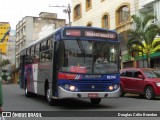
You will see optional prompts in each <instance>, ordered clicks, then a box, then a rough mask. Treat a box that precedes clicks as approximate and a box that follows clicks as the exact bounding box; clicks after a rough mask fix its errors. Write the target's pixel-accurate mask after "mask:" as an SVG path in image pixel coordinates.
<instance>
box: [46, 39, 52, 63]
mask: <svg viewBox="0 0 160 120" xmlns="http://www.w3.org/2000/svg"><path fill="white" fill-rule="evenodd" d="M51 42H52V41H51V39H49V40H47V50H46V61H51V60H52V51H53V49H52V43H51Z"/></svg>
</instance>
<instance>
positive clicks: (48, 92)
mask: <svg viewBox="0 0 160 120" xmlns="http://www.w3.org/2000/svg"><path fill="white" fill-rule="evenodd" d="M50 93H51V91H50V89H48V90H47V99H48V101H50Z"/></svg>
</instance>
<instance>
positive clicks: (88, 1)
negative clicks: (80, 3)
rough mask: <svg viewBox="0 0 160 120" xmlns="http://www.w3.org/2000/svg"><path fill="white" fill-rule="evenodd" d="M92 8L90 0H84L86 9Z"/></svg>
mask: <svg viewBox="0 0 160 120" xmlns="http://www.w3.org/2000/svg"><path fill="white" fill-rule="evenodd" d="M91 8H92V0H86V11H88V10H89V9H91Z"/></svg>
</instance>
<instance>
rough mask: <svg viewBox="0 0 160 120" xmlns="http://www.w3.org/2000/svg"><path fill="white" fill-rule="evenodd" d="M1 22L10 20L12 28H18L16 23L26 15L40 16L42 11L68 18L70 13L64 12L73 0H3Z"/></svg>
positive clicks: (0, 7) (0, 12) (0, 9)
mask: <svg viewBox="0 0 160 120" xmlns="http://www.w3.org/2000/svg"><path fill="white" fill-rule="evenodd" d="M0 3H1V5H0V22H9V23H10V25H11V29H16V25H17V24H18V22H19V21H21V20H22V18H23V17H25V16H35V17H38V16H39V13H40V12H52V13H57V16H58V18H60V19H66V20H67V21H68V15H67V14H66V13H64V12H63V10H64V9H65V7H49V6H68V4H71V0H1V2H0Z"/></svg>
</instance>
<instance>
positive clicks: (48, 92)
mask: <svg viewBox="0 0 160 120" xmlns="http://www.w3.org/2000/svg"><path fill="white" fill-rule="evenodd" d="M45 95H46V99H47V102H48V105H50V106H55V105H57V101H58V100H57V99H53V98H52V95H51V90H50V89H49V86H48V87H47V88H46V93H45Z"/></svg>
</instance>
